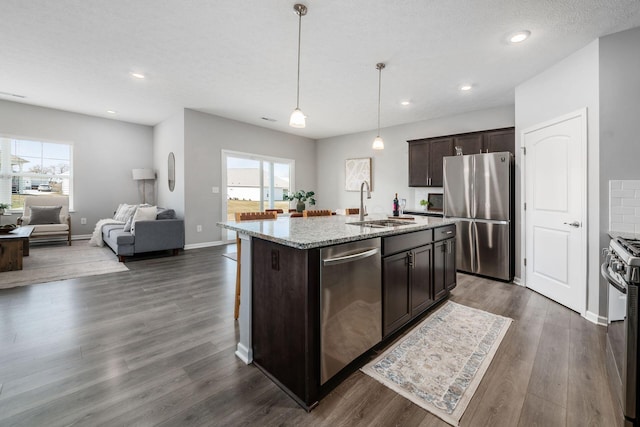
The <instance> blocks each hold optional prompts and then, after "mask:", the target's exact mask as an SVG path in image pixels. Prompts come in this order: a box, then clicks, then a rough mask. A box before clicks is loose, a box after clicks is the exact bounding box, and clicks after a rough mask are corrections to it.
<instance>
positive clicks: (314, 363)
mask: <svg viewBox="0 0 640 427" xmlns="http://www.w3.org/2000/svg"><path fill="white" fill-rule="evenodd" d="M252 254H253V273H252V274H253V280H252V282H253V284H252V289H253V291H252V292H253V295H252V296H253V308H252V315H253V320H252V339H253V362H254V364H256V366H258V367H259V368H260V369H261V370H262V371H263V372H265V373H266V374H267V375H268V376H269V377H270V378H271V379H273V380H275V381H276V383H277V384H278V385H280V386H281V387H282V388H283V390H284V391H285V392H287V393H288V394H289V395H291V396H292V397H293V398H294V399H295V400H296V401H298V403H300V404H301V405H302V406H303V407H305V408H306V409H310V408H312V407H313V406H314V405H315V404H316V403H317V401H318V390H319V364H318V354H319V329H318V328H319V324H318V307H319V293H318V286H319V284H318V276H319V274H318V270H319V251H318V250H299V249H294V248H291V247H288V246H284V245H280V244H277V243H273V242H268V241H265V240H262V239H256V238H254V239H253V242H252Z"/></svg>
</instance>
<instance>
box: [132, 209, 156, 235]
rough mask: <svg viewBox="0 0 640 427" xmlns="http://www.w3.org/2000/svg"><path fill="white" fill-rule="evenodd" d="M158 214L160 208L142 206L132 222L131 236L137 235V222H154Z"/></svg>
mask: <svg viewBox="0 0 640 427" xmlns="http://www.w3.org/2000/svg"><path fill="white" fill-rule="evenodd" d="M157 214H158V208H157V207H155V206H141V207H139V208H138V209H137V210H136V213H135V215H133V220H132V221H131V234H133V235H134V236H135V234H136V222H137V221H154V220H155V219H156V215H157Z"/></svg>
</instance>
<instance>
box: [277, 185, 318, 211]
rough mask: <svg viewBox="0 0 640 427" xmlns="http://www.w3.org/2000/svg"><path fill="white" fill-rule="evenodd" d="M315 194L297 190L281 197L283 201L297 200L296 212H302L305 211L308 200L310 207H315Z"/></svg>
mask: <svg viewBox="0 0 640 427" xmlns="http://www.w3.org/2000/svg"><path fill="white" fill-rule="evenodd" d="M315 194H316V193H315V192H313V191H304V190H298V191H296V192H295V193H291V194H285V195H284V196H282V198H283V199H284V200H290V201H293V200H297V201H298V202H297V203H296V211H298V212H302V211H303V210H304V209H305V203H306V201H307V200H308V201H309V204H310V205H315V204H316V199H314V198H313V196H315Z"/></svg>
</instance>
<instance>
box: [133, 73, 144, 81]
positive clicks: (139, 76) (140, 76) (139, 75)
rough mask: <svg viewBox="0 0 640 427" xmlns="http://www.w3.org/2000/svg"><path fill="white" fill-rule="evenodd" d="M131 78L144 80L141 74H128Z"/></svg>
mask: <svg viewBox="0 0 640 427" xmlns="http://www.w3.org/2000/svg"><path fill="white" fill-rule="evenodd" d="M130 74H131V77H135V78H136V79H144V74H141V73H133V72H132V73H130Z"/></svg>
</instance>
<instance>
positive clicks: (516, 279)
mask: <svg viewBox="0 0 640 427" xmlns="http://www.w3.org/2000/svg"><path fill="white" fill-rule="evenodd" d="M513 284H514V285H518V286H522V287H523V288H524V287H525V286H524V283H522V279H521V278H519V277H517V276H516V277H514V278H513Z"/></svg>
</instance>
